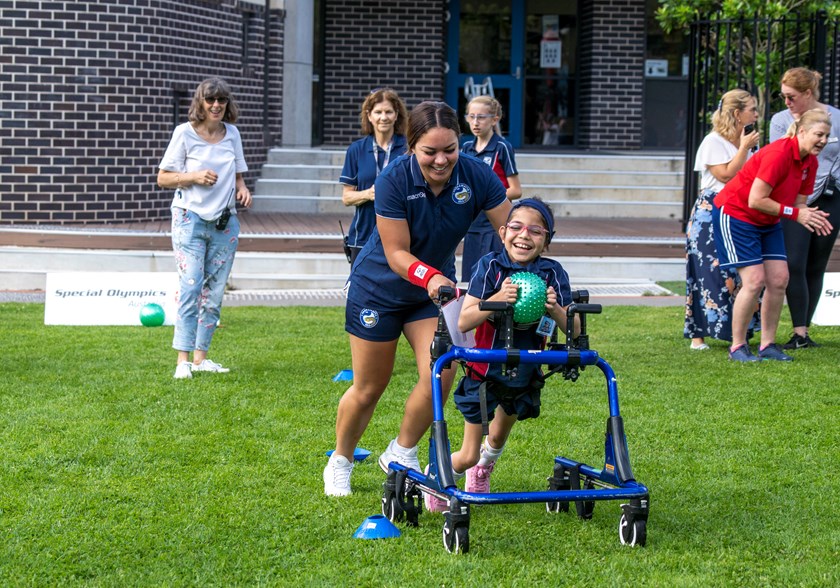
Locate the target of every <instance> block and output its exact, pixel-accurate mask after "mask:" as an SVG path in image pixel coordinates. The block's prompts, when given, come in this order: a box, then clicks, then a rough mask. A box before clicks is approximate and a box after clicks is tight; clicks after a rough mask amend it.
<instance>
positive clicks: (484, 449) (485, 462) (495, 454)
mask: <svg viewBox="0 0 840 588" xmlns="http://www.w3.org/2000/svg"><path fill="white" fill-rule="evenodd" d="M504 450H505V447H504V445H503V446H502V447H500V448H499V449H495V448H494V447H492V446H491V445H490V444H489V443H488V442H487V440H485V441H484V443H482V444H481V458H480V459H479V460H478V465H480V466H481V467H483V468H486V467H487V466H489V465H490V464H491V463H494V462H495V461H496V460H497V459H499V457H501V455H502V452H503V451H504Z"/></svg>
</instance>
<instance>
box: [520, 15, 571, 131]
mask: <svg viewBox="0 0 840 588" xmlns="http://www.w3.org/2000/svg"><path fill="white" fill-rule="evenodd" d="M577 36H578V35H577V0H566V1H559V2H558V1H556V0H531V1H529V2H528V6H527V14H526V16H525V75H524V82H525V107H524V108H523V110H522V119H523V121H522V134H523V137H522V144H523V145H526V146H535V147H536V146H546V147H551V146H561V145H566V146H574V145H575V143H576V134H577V133H576V128H577V116H576V115H577V101H576V94H577V93H576V89H577V88H576V87H577V84H576V75H577Z"/></svg>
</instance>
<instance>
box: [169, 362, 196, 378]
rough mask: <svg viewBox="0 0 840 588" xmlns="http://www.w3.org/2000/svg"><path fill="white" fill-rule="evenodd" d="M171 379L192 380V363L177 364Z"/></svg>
mask: <svg viewBox="0 0 840 588" xmlns="http://www.w3.org/2000/svg"><path fill="white" fill-rule="evenodd" d="M173 377H174V378H175V379H176V380H183V379H186V378H192V362H191V361H182V362H181V363H179V364H178V367H176V368H175V375H174V376H173Z"/></svg>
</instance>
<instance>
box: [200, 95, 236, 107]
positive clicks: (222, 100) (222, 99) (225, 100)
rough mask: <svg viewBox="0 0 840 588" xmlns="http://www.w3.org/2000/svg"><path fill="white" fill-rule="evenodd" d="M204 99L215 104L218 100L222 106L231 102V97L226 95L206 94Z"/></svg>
mask: <svg viewBox="0 0 840 588" xmlns="http://www.w3.org/2000/svg"><path fill="white" fill-rule="evenodd" d="M204 101H205V102H206V103H207V104H211V105H212V104H213V103H214V102H218V103H219V104H221V105H222V106H224V105H225V104H227V103H228V102H230V98H225V97H224V96H205V97H204Z"/></svg>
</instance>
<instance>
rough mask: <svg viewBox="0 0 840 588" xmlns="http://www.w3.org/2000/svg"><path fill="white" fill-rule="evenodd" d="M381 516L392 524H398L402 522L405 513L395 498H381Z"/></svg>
mask: <svg viewBox="0 0 840 588" xmlns="http://www.w3.org/2000/svg"><path fill="white" fill-rule="evenodd" d="M382 514H383V515H385V516H386V517H387V518H388V520H389V521H391V522H392V523H398V522H400V521H402V520H403V517H404V516H405V511H403V509H402V507H401V506H400V502H399V500H397V497H396V496H390V497H385V496H383V497H382Z"/></svg>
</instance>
